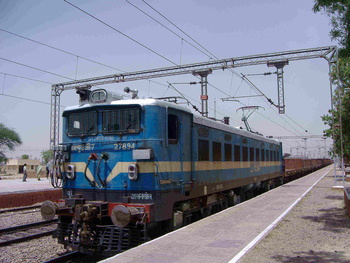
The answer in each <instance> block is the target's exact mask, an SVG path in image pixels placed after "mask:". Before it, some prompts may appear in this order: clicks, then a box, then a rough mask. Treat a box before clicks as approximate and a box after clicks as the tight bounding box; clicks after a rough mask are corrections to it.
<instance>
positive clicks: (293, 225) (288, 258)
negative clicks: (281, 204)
mask: <svg viewBox="0 0 350 263" xmlns="http://www.w3.org/2000/svg"><path fill="white" fill-rule="evenodd" d="M333 184H334V178H333V176H331V175H330V173H329V175H328V176H326V177H324V178H323V179H322V180H321V181H320V182H319V183H318V184H317V185H316V186H315V187H314V188H313V189H312V190H311V191H310V192H309V193H308V194H307V195H306V196H305V197H304V198H303V199H302V200H301V202H299V203H298V204H297V205H296V206H295V207H294V208H293V210H292V211H291V212H290V213H289V214H288V215H287V216H286V217H285V218H284V219H283V220H282V221H281V222H280V223H279V224H278V226H277V227H276V228H275V229H274V230H272V231H271V232H270V233H269V234H268V235H267V237H266V238H264V239H263V240H262V241H261V242H260V243H259V244H258V245H257V246H256V247H255V248H253V249H252V250H251V251H249V252H248V253H247V254H246V255H245V256H244V257H243V258H242V259H241V260H240V261H239V262H240V263H252V262H253V263H254V262H259V263H273V262H288V263H304V262H310V263H311V262H313V263H316V262H317V263H323V262H327V263H328V262H329V263H331V262H332V263H333V262H340V263H345V262H347V263H349V262H350V241H349V240H350V239H349V237H350V219H349V216H348V215H347V212H346V210H345V204H344V193H343V190H342V189H333V188H332V186H333Z"/></svg>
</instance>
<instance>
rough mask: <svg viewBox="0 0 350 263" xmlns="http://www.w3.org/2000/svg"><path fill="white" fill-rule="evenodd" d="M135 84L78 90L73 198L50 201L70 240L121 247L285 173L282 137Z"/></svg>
mask: <svg viewBox="0 0 350 263" xmlns="http://www.w3.org/2000/svg"><path fill="white" fill-rule="evenodd" d="M128 91H130V90H128ZM132 92H133V96H132V98H131V99H123V98H122V97H118V96H114V95H113V94H112V93H109V92H107V91H106V90H104V89H96V90H93V91H91V90H88V89H86V90H78V91H77V93H79V94H80V104H79V105H78V106H73V107H68V108H66V109H65V111H64V112H63V139H62V143H61V144H60V145H59V147H58V148H57V149H56V151H55V152H56V154H55V156H56V161H55V163H56V165H57V167H56V169H58V171H59V172H58V175H59V176H61V178H62V180H63V186H62V190H63V198H62V199H61V200H59V201H58V202H57V203H52V202H50V201H46V202H44V203H43V206H42V209H41V210H42V215H43V217H44V218H46V219H50V218H53V217H54V216H55V215H56V214H58V218H59V223H58V228H57V233H56V236H57V238H58V241H59V242H60V243H62V244H64V245H65V246H69V247H72V248H74V249H78V250H79V251H80V252H83V253H88V254H99V255H105V256H109V255H113V254H116V253H119V252H121V251H124V250H126V249H128V248H130V247H132V246H136V245H138V244H140V243H142V242H145V241H146V240H148V238H149V237H150V236H151V237H152V235H156V234H157V233H158V232H160V231H162V230H163V229H170V230H172V229H176V228H179V227H181V226H183V225H186V224H188V223H191V222H192V221H194V220H196V219H198V218H201V217H205V216H207V215H209V214H212V213H214V212H216V211H219V210H221V209H224V208H226V207H228V206H230V205H234V204H235V203H238V202H239V201H240V200H241V199H242V198H243V199H244V198H247V197H248V196H249V195H250V194H251V193H253V192H254V191H255V192H256V191H262V190H268V189H269V188H271V187H273V186H274V185H276V184H279V183H281V181H282V179H283V165H282V145H281V143H280V142H277V141H275V140H273V139H269V138H265V137H263V136H261V135H258V134H254V133H251V132H247V131H244V130H242V129H237V128H233V127H231V126H229V125H228V124H224V123H221V122H217V121H214V120H211V119H208V118H204V117H202V116H197V115H195V114H193V113H192V112H191V111H190V110H189V109H187V108H186V107H183V106H180V105H178V104H175V103H173V102H169V101H164V100H160V99H152V98H148V99H138V98H137V95H136V91H132Z"/></svg>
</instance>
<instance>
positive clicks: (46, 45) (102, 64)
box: [0, 28, 125, 72]
mask: <svg viewBox="0 0 350 263" xmlns="http://www.w3.org/2000/svg"><path fill="white" fill-rule="evenodd" d="M0 31H3V32H5V33H8V34H11V35H14V36H16V37H20V38H23V39H25V40H28V41H31V42H34V43H37V44H39V45H42V46H45V47H48V48H51V49H54V50H57V51H60V52H62V53H65V54H67V55H71V56H74V57H77V58H80V59H84V60H86V61H89V62H92V63H95V64H99V65H101V66H104V67H108V68H111V69H114V70H118V71H120V72H125V71H123V70H121V69H118V68H115V67H112V66H109V65H106V64H104V63H101V62H98V61H95V60H92V59H89V58H86V57H83V56H80V55H77V54H74V53H71V52H68V51H66V50H63V49H60V48H57V47H54V46H51V45H48V44H45V43H42V42H39V41H37V40H34V39H31V38H28V37H25V36H21V35H19V34H15V33H13V32H10V31H8V30H5V29H2V28H0Z"/></svg>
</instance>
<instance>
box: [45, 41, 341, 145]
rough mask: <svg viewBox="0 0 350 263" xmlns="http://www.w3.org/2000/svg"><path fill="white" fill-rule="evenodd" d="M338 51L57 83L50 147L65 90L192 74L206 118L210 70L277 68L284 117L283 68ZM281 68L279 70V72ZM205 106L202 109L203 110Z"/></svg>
mask: <svg viewBox="0 0 350 263" xmlns="http://www.w3.org/2000/svg"><path fill="white" fill-rule="evenodd" d="M336 53H337V47H336V46H327V47H319V48H309V49H299V50H290V51H283V52H275V53H265V54H260V55H251V56H243V57H233V58H227V59H219V60H213V61H208V62H201V63H193V64H186V65H178V66H172V67H164V68H158V69H149V70H142V71H135V72H127V73H121V74H113V75H106V76H100V77H94V78H87V79H82V80H76V81H70V82H64V83H58V84H54V85H52V90H51V125H50V142H51V143H50V145H51V148H53V147H54V146H57V145H58V144H59V130H58V129H59V116H60V114H59V113H60V95H61V93H62V92H63V91H65V90H71V89H77V90H78V89H90V88H91V87H93V86H97V85H104V84H111V83H120V82H128V81H136V80H144V79H151V78H160V77H166V76H176V75H183V74H194V75H199V76H200V77H201V83H205V84H204V85H203V84H202V96H201V99H202V114H203V113H204V116H207V114H208V108H207V107H208V106H207V99H208V96H207V85H206V83H207V76H208V74H210V73H211V72H212V71H213V70H225V69H230V68H237V67H246V66H253V65H262V64H267V65H270V66H271V65H272V66H275V67H276V68H277V69H278V67H279V68H280V71H279V73H280V74H279V75H278V76H277V77H278V80H277V85H278V95H279V105H278V108H279V111H280V113H284V107H285V106H284V88H283V75H282V74H283V66H284V65H287V64H288V63H289V62H290V61H297V60H305V59H315V58H324V59H326V60H327V61H328V63H329V64H331V63H334V62H335V59H336ZM281 65H283V66H282V70H281ZM203 105H204V106H203Z"/></svg>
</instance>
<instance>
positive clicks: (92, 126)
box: [68, 111, 97, 136]
mask: <svg viewBox="0 0 350 263" xmlns="http://www.w3.org/2000/svg"><path fill="white" fill-rule="evenodd" d="M96 134H97V112H96V111H91V112H79V113H71V114H69V115H68V135H69V136H81V135H96Z"/></svg>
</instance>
